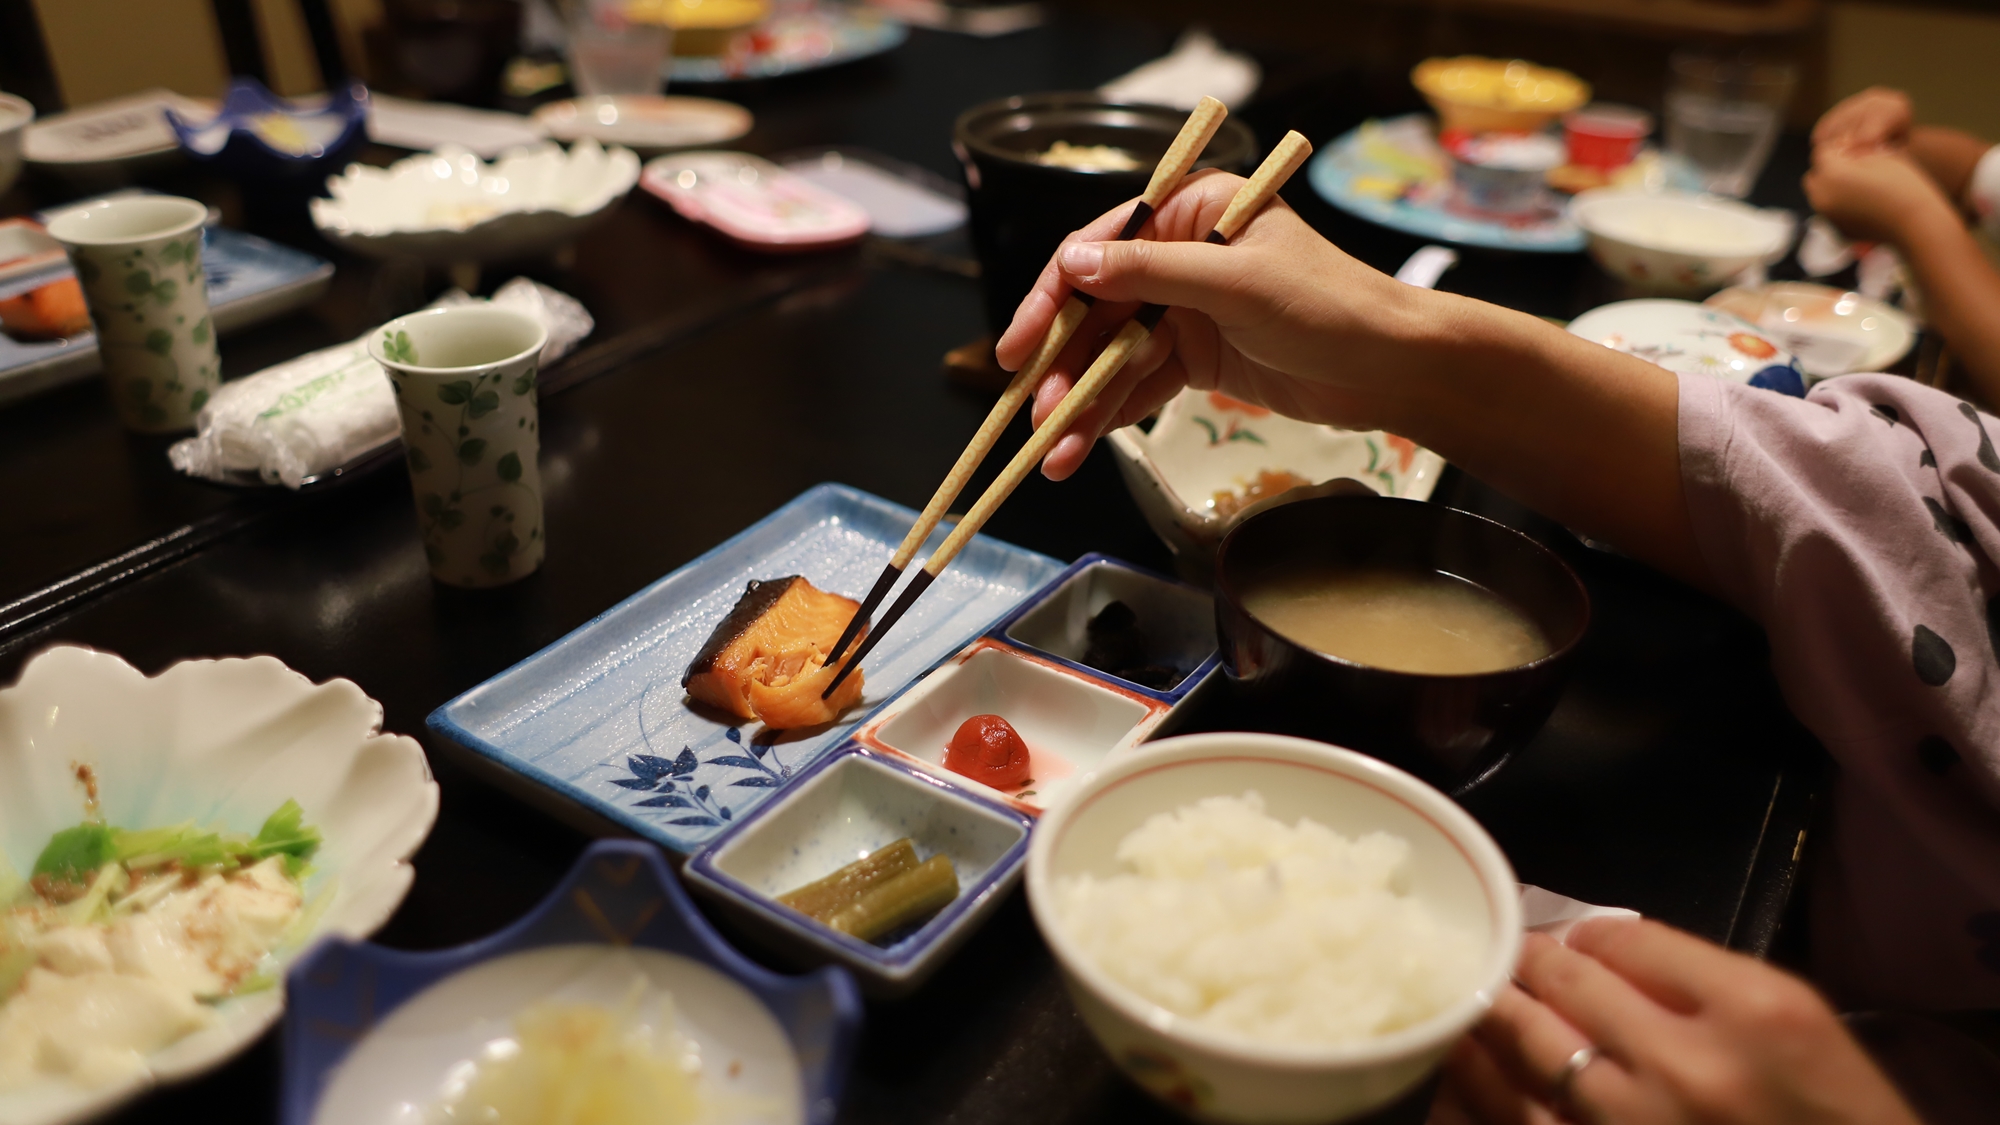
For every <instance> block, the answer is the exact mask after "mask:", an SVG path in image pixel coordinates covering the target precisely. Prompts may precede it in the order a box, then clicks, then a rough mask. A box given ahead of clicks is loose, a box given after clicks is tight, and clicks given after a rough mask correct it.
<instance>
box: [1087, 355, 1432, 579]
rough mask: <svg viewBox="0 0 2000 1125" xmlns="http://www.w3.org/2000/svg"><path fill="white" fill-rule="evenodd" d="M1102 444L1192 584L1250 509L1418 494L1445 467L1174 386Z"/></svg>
mask: <svg viewBox="0 0 2000 1125" xmlns="http://www.w3.org/2000/svg"><path fill="white" fill-rule="evenodd" d="M1109 441H1110V444H1111V451H1112V455H1113V456H1114V457H1116V458H1117V461H1118V469H1119V472H1120V473H1122V474H1123V475H1124V477H1125V487H1126V488H1128V489H1130V490H1131V493H1132V497H1133V499H1134V500H1136V501H1138V504H1139V510H1140V511H1141V512H1143V513H1144V514H1145V516H1146V522H1147V523H1148V524H1150V525H1152V528H1153V531H1154V532H1155V533H1156V534H1158V535H1159V537H1160V538H1161V539H1163V540H1165V541H1166V544H1167V546H1168V547H1169V548H1170V549H1171V550H1172V551H1173V552H1174V561H1175V565H1176V566H1177V567H1178V568H1179V569H1180V571H1181V574H1182V575H1183V577H1186V578H1187V579H1189V580H1190V581H1194V582H1198V583H1200V582H1205V581H1206V579H1207V577H1208V574H1209V568H1210V567H1211V565H1212V564H1213V562H1214V559H1215V548H1216V545H1217V544H1219V543H1221V542H1222V537H1223V536H1225V535H1227V534H1229V531H1230V529H1231V528H1233V527H1235V526H1236V525H1237V524H1238V523H1240V522H1242V521H1243V520H1244V519H1246V518H1248V517H1250V516H1251V515H1254V514H1256V513H1257V512H1261V511H1264V510H1265V509H1267V508H1271V507H1275V506H1277V505H1279V504H1286V503H1290V502H1292V501H1294V500H1301V499H1305V498H1307V497H1309V496H1320V495H1328V494H1330V493H1334V492H1343V491H1363V490H1364V486H1365V491H1368V492H1373V493H1376V494H1380V495H1383V496H1402V497H1407V498H1409V499H1413V500H1423V499H1426V498H1428V497H1429V496H1430V494H1431V490H1432V489H1433V488H1436V487H1437V480H1438V475H1439V474H1440V473H1442V472H1443V471H1444V458H1442V457H1439V456H1438V455H1437V454H1435V453H1433V452H1431V451H1430V450H1428V449H1425V448H1423V447H1422V446H1420V445H1418V444H1417V443H1415V442H1413V441H1410V440H1409V439H1408V438H1403V437H1398V436H1396V435H1395V434H1391V433H1385V432H1382V431H1379V430H1371V431H1361V430H1343V429H1340V428H1338V427H1335V426H1321V425H1316V424H1314V423H1311V422H1300V421H1298V420H1296V419H1292V418H1287V417H1285V416H1283V415H1281V414H1273V413H1272V412H1271V411H1269V410H1266V409H1265V408H1263V407H1261V406H1257V405H1255V404H1254V403H1248V402H1242V401H1239V400H1237V399H1233V398H1230V397H1229V396H1227V395H1224V394H1220V393H1218V392H1215V391H1197V390H1192V389H1190V390H1185V391H1182V392H1181V393H1180V394H1179V395H1178V396H1177V397H1175V398H1174V399H1173V401H1171V402H1169V403H1167V405H1166V406H1165V407H1164V408H1162V409H1161V411H1160V414H1159V418H1158V420H1157V421H1155V422H1154V423H1153V426H1152V428H1151V429H1150V430H1148V429H1146V428H1145V427H1143V426H1127V427H1125V428H1124V429H1121V430H1116V431H1113V432H1112V433H1111V435H1110V437H1109Z"/></svg>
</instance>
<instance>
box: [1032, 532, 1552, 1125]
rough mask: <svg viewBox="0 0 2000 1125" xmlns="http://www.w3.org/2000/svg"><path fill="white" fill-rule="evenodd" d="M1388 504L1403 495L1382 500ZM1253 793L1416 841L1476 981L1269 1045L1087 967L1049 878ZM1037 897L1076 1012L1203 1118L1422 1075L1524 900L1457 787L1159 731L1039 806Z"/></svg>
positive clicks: (1147, 1077)
mask: <svg viewBox="0 0 2000 1125" xmlns="http://www.w3.org/2000/svg"><path fill="white" fill-rule="evenodd" d="M1387 503H1396V501H1388V502H1387ZM1246 790H1254V791H1256V792H1257V793H1259V794H1260V795H1261V796H1262V797H1263V798H1264V802H1265V809H1266V811H1267V813H1268V814H1269V815H1270V816H1272V817H1275V818H1276V819H1278V820H1280V821H1282V822H1284V823H1286V824H1287V825H1289V824H1292V823H1294V822H1296V821H1297V820H1299V819H1300V818H1310V819H1312V820H1314V821H1317V822H1318V823H1319V824H1321V825H1323V826H1325V827H1327V828H1330V829H1332V830H1333V831H1335V832H1338V833H1340V834H1341V835H1343V836H1346V837H1348V838H1350V839H1353V838H1355V837H1358V836H1362V835H1365V834H1367V833H1370V832H1378V831H1379V832H1386V833H1389V834H1391V835H1394V836H1399V837H1401V838H1402V839H1403V840H1405V841H1406V842H1407V843H1408V844H1409V847H1410V852H1409V858H1408V860H1407V861H1406V865H1405V867H1404V868H1403V874H1404V876H1406V879H1407V888H1406V889H1407V892H1408V893H1409V894H1411V895H1413V896H1415V897H1417V898H1418V899H1419V900H1421V901H1422V903H1423V905H1424V906H1425V907H1427V908H1428V909H1429V910H1430V912H1431V914H1432V916H1433V917H1435V918H1437V919H1438V921H1440V922H1441V923H1444V924H1447V925H1451V926H1454V927H1457V928H1459V929H1461V930H1462V931H1464V932H1466V933H1469V934H1471V935H1472V936H1473V937H1474V939H1475V940H1476V941H1477V942H1478V944H1479V945H1480V946H1481V947H1483V951H1482V953H1481V954H1480V959H1479V961H1478V968H1477V970H1476V971H1475V972H1474V973H1473V974H1472V979H1473V980H1474V981H1476V986H1475V987H1474V988H1472V989H1469V990H1468V991H1467V992H1466V994H1465V995H1464V997H1463V998H1462V999H1460V1000H1458V1001H1457V1002H1456V1003H1453V1004H1451V1005H1449V1006H1448V1007H1446V1008H1444V1010H1442V1011H1440V1012H1438V1013H1437V1014H1435V1015H1433V1016H1431V1017H1430V1018H1429V1019H1426V1020H1422V1021H1420V1022H1418V1023H1415V1024H1413V1025H1411V1026H1408V1027H1404V1028H1401V1029H1399V1030H1396V1031H1393V1032H1390V1033H1388V1034H1386V1035H1382V1036H1379V1037H1377V1038H1373V1039H1367V1040H1363V1041H1361V1042H1358V1043H1349V1044H1343V1045H1326V1046H1321V1045H1312V1046H1308V1045H1301V1044H1296V1043H1289V1042H1287V1043H1268V1042H1260V1041H1255V1040H1251V1039H1249V1038H1247V1037H1243V1036H1238V1035H1230V1034H1227V1033H1223V1032H1219V1031H1216V1030H1213V1029H1211V1028H1209V1027H1206V1026H1203V1025H1201V1024H1199V1023H1196V1022H1195V1021H1194V1020H1192V1019H1190V1018H1188V1017H1187V1016H1185V1015H1182V1014H1180V1013H1177V1012H1173V1011H1169V1010H1167V1009H1166V1008H1164V1007H1161V1006H1160V1005H1158V1004H1155V1003H1153V1002H1152V1001H1151V1000H1149V999H1147V998H1146V997H1144V996H1142V995H1140V994H1139V993H1138V992H1137V991H1135V990H1133V989H1131V988H1129V987H1127V986H1126V985H1124V984H1123V983H1121V982H1120V981H1119V980H1118V979H1117V978H1116V977H1114V976H1113V975H1112V974H1110V973H1108V972H1106V971H1105V970H1104V969H1103V968H1102V967H1100V966H1099V965H1098V964H1096V963H1094V962H1093V961H1092V960H1091V959H1090V957H1089V956H1088V955H1087V954H1086V952H1085V951H1084V949H1083V948H1082V947H1081V946H1080V945H1079V944H1078V943H1077V942H1076V941H1075V940H1074V939H1073V938H1072V937H1071V936H1070V935H1069V934H1068V933H1067V932H1066V931H1065V929H1064V926H1063V920H1062V918H1061V916H1060V913H1059V910H1058V908H1057V897H1056V893H1055V892H1056V884H1057V881H1058V880H1060V879H1063V878H1066V877H1075V876H1079V875H1084V874H1090V875H1093V876H1097V877H1099V878H1103V877H1106V876H1110V875H1113V874H1115V873H1117V872H1118V871H1119V869H1120V868H1119V864H1118V862H1117V859H1116V855H1117V850H1118V845H1119V842H1120V841H1121V840H1123V839H1124V838H1125V836H1126V835H1127V834H1128V833H1130V832H1131V831H1132V830H1133V829H1135V828H1138V827H1139V826H1140V825H1141V824H1143V823H1145V822H1146V820H1147V819H1148V818H1150V817H1153V816H1155V815H1157V814H1160V813H1167V812H1172V811H1174V810H1176V809H1180V808H1184V807H1186V806H1188V805H1191V804H1193V803H1194V802H1196V801H1198V800H1201V799H1202V798H1205V797H1215V796H1239V795H1241V794H1243V793H1244V792H1245V791H1246ZM1028 903H1029V905H1030V907H1031V908H1032V909H1033V911H1034V915H1035V924H1036V925H1037V926H1038V927H1040V929H1041V932H1042V937H1043V939H1044V940H1046V941H1047V942H1048V944H1049V948H1050V950H1051V951H1053V952H1054V954H1055V957H1056V962H1057V964H1058V965H1060V966H1061V968H1062V972H1063V979H1064V981H1065V983H1066V984H1067V985H1068V986H1069V992H1070V996H1071V998H1072V999H1074V1000H1075V1002H1076V1006H1077V1010H1078V1012H1079V1013H1080V1014H1082V1016H1083V1020H1084V1023H1085V1024H1087V1025H1088V1026H1089V1027H1090V1030H1091V1033H1092V1034H1093V1035H1095V1036H1096V1037H1097V1041H1098V1042H1099V1043H1100V1044H1102V1045H1103V1047H1104V1049H1105V1050H1106V1051H1107V1052H1108V1053H1109V1054H1110V1055H1111V1058H1112V1059H1113V1061H1115V1062H1116V1063H1117V1064H1118V1066H1119V1067H1120V1068H1121V1069H1123V1070H1124V1071H1125V1073H1126V1074H1127V1075H1128V1076H1130V1077H1131V1078H1132V1080H1133V1081H1135V1082H1137V1083H1138V1084H1139V1085H1140V1086H1142V1087H1144V1088H1145V1089H1146V1090H1147V1091H1148V1092H1149V1093H1151V1094H1153V1095H1154V1096H1155V1097H1158V1098H1159V1099H1160V1100H1162V1101H1164V1102H1166V1103H1168V1104H1169V1105H1172V1106H1174V1107H1175V1108H1177V1109H1181V1110H1183V1111H1185V1112H1188V1113H1191V1114H1192V1115H1193V1116H1195V1117H1196V1118H1198V1119H1200V1120H1203V1121H1218V1122H1231V1123H1234V1122H1242V1123H1246V1125H1247V1123H1252V1122H1254V1123H1256V1125H1294V1123H1296V1125H1306V1123H1312V1125H1321V1123H1325V1122H1333V1121H1342V1120H1345V1119H1347V1118H1350V1117H1354V1116H1357V1115H1359V1114H1362V1113H1366V1112H1368V1111H1369V1110H1372V1109H1376V1108H1378V1107H1380V1106H1383V1105H1386V1104H1388V1103H1389V1102H1391V1101H1393V1100H1395V1099H1396V1098H1397V1097H1399V1096H1401V1095H1402V1094H1404V1093H1405V1092H1407V1091H1408V1090H1409V1089H1410V1088H1411V1087H1413V1086H1415V1085H1416V1084H1417V1083H1419V1082H1421V1081H1423V1079H1424V1077H1425V1076H1426V1075H1427V1074H1429V1073H1430V1071H1431V1069H1432V1068H1433V1067H1435V1066H1436V1065H1437V1062H1438V1060H1439V1059H1440V1058H1441V1057H1443V1055H1444V1053H1445V1051H1446V1050H1447V1049H1448V1048H1449V1047H1450V1046H1451V1044H1452V1043H1453V1042H1454V1041H1456V1040H1457V1039H1458V1037H1459V1036H1460V1035H1462V1034H1464V1033H1465V1030H1466V1029H1467V1028H1469V1027H1471V1026H1472V1024H1473V1023H1474V1022H1476V1021H1477V1020H1478V1019H1479V1018H1480V1017H1481V1016H1482V1015H1484V1014H1485V1012H1486V1009H1487V1007H1488V1006H1489V1005H1490V1004H1491V1002H1492V997H1493V996H1494V994H1495V993H1497V992H1498V991H1499V989H1500V988H1501V987H1503V986H1504V985H1505V984H1506V983H1507V977H1508V974H1509V972H1510V971H1512V969H1513V967H1514V959H1515V957H1516V956H1517V955H1518V953H1519V952H1520V947H1521V910H1520V902H1519V897H1518V891H1517V890H1516V889H1515V883H1514V873H1513V870H1512V868H1510V867H1509V866H1508V863H1507V859H1506V856H1504V855H1503V854H1501V851H1500V848H1499V846H1498V845H1496V844H1495V843H1494V842H1493V838H1492V837H1491V836H1488V835H1487V834H1486V832H1485V830H1484V829H1482V828H1480V827H1479V824H1478V822H1476V821H1474V820H1473V819H1472V818H1471V817H1470V816H1468V815H1467V814H1466V813H1465V811H1464V810H1463V809H1461V808H1459V807H1458V806H1457V805H1456V804H1454V803H1453V802H1452V801H1451V799H1450V798H1448V797H1446V796H1445V795H1444V794H1442V793H1440V792H1438V791H1437V790H1435V789H1433V788H1431V787H1430V786H1428V785H1425V784H1424V783H1423V782H1421V781H1419V780H1417V779H1416V778H1414V777H1411V776H1410V775H1409V774H1407V773H1404V772H1403V771H1401V770H1398V769H1394V768H1392V767H1390V766H1387V765H1385V764H1383V763H1381V762H1379V761H1376V760H1375V759H1373V758H1369V757H1366V756H1364V755H1361V754H1356V753H1354V752H1352V751H1348V750H1342V749H1339V748H1337V747H1332V746H1327V745H1324V744H1321V743H1318V742H1309V741H1307V740H1305V739H1299V738H1283V737H1279V736H1275V735H1267V734H1245V733H1237V732H1232V733H1225V734H1197V735H1188V736H1185V737H1182V738H1169V739H1163V740H1161V741H1160V742H1156V743H1152V744H1150V745H1149V746H1147V747H1146V748H1145V750H1144V752H1143V753H1140V754H1136V755H1133V756H1131V757H1129V758H1126V759H1124V760H1122V761H1120V762H1118V763H1117V764H1115V765H1112V766H1109V767H1106V768H1105V769H1104V770H1102V771H1101V772H1099V773H1097V774H1096V775H1095V776H1093V777H1092V778H1090V779H1089V780H1088V781H1086V782H1085V783H1084V784H1083V785H1082V787H1080V788H1079V790H1078V791H1077V793H1076V799H1075V800H1073V801H1071V802H1069V803H1068V804H1066V805H1064V806H1063V807H1062V808H1060V809H1056V810H1054V811H1051V812H1050V813H1049V814H1048V815H1047V816H1045V817H1043V818H1042V821H1041V824H1040V825H1038V826H1037V827H1036V829H1035V836H1034V842H1033V843H1032V844H1031V845H1030V846H1029V849H1028Z"/></svg>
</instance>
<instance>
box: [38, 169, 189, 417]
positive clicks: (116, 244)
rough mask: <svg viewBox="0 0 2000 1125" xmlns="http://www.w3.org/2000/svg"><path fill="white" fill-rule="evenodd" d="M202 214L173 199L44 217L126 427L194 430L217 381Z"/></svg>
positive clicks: (100, 205)
mask: <svg viewBox="0 0 2000 1125" xmlns="http://www.w3.org/2000/svg"><path fill="white" fill-rule="evenodd" d="M207 219H208V208H207V207H205V206H203V205H202V204H200V203H198V202H196V201H195V200H192V199H181V198H179V197H177V196H171V195H138V196H127V197H125V198H122V199H103V200H99V201H97V202H96V203H90V204H86V205H84V206H82V207H76V208H72V209H70V210H67V211H64V212H62V213H61V214H59V215H57V216H56V217H55V218H53V219H51V220H50V221H49V233H50V234H52V235H54V236H55V237H56V239H57V240H58V241H60V242H61V243H62V244H63V249H65V250H67V251H69V260H70V263H71V264H72V265H74V266H75V267H76V277H77V280H78V281H79V282H80V283H82V286H83V299H84V302H85V303H86V304H87V305H89V306H90V323H91V325H92V326H93V327H94V328H96V330H97V350H98V354H99V355H100V356H101V357H102V358H103V363H104V377H105V379H106V381H107V382H109V384H110V386H111V401H112V402H113V403H114V404H115V405H116V406H117V408H118V417H119V419H120V420H121V421H123V422H124V423H125V426H126V428H127V429H132V430H138V431H140V432H141V433H149V434H165V433H173V432H174V431H176V430H190V429H193V428H194V416H195V414H196V413H197V412H199V411H200V410H201V408H202V406H203V405H204V404H206V403H207V402H208V400H209V396H211V395H213V394H214V393H215V388H216V387H218V386H220V385H221V383H222V365H221V363H220V362H219V361H218V360H217V359H216V355H215V324H214V322H213V321H212V320H211V319H210V318H209V311H208V282H207V280H206V279H205V278H204V277H203V276H202V272H201V228H202V224H203V223H204V222H205V221H207Z"/></svg>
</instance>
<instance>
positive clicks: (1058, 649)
mask: <svg viewBox="0 0 2000 1125" xmlns="http://www.w3.org/2000/svg"><path fill="white" fill-rule="evenodd" d="M1114 601H1120V602H1124V603H1125V604H1126V605H1128V606H1130V607H1131V609H1132V611H1133V612H1134V613H1135V614H1137V615H1138V617H1139V621H1140V628H1141V629H1142V631H1144V632H1145V633H1146V634H1147V639H1148V640H1149V641H1150V642H1151V644H1152V645H1153V646H1155V650H1154V651H1153V652H1150V653H1149V654H1148V655H1151V656H1154V657H1156V658H1157V659H1158V660H1159V662H1160V663H1163V664H1167V665H1170V666H1172V667H1174V668H1176V669H1178V670H1180V671H1181V672H1182V673H1183V674H1182V676H1181V678H1180V679H1179V680H1178V681H1176V682H1175V683H1174V684H1173V686H1172V687H1169V688H1165V689H1162V688H1155V687H1148V686H1146V685H1145V684H1139V683H1134V682H1133V681H1131V680H1127V679H1124V678H1123V677H1120V676H1117V675H1114V674H1113V673H1111V672H1109V671H1107V670H1105V669H1102V668H1094V667H1092V666H1090V665H1088V664H1085V663H1083V656H1084V652H1085V651H1086V649H1087V648H1088V647H1089V643H1090V642H1089V637H1088V635H1087V633H1086V628H1087V627H1088V625H1089V624H1090V619H1091V618H1093V617H1095V616H1096V615H1097V614H1098V613H1099V612H1101V611H1102V610H1103V609H1104V607H1105V606H1107V605H1109V604H1110V603H1112V602H1114ZM987 635H988V636H990V637H992V638H994V639H995V640H1001V641H1005V642H1007V643H1008V644H1012V645H1018V646H1019V647H1021V648H1024V649H1028V650H1030V651H1032V652H1034V653H1036V654H1037V655H1040V656H1045V657H1047V658H1049V659H1051V660H1054V661H1056V662H1057V663H1059V664H1063V665H1065V666H1067V667H1070V668H1074V669H1076V670H1077V671H1079V672H1082V673H1083V674H1084V675H1086V676H1090V677H1092V678H1093V679H1103V680H1110V681H1111V682H1113V683H1116V684H1118V685H1119V686H1120V687H1123V688H1125V689H1127V690H1129V691H1134V692H1138V693H1139V694H1141V695H1145V696H1149V697H1151V698H1153V699H1159V700H1164V701H1166V702H1168V703H1178V702H1180V701H1181V700H1182V699H1184V698H1186V697H1187V696H1188V694H1189V693H1191V692H1193V691H1194V689H1195V688H1197V687H1199V686H1200V685H1201V683H1202V681H1203V680H1206V679H1207V678H1208V677H1209V676H1210V675H1211V674H1213V673H1214V672H1215V670H1216V668H1218V667H1219V666H1220V665H1221V656H1220V653H1219V651H1218V647H1217V645H1216V641H1215V600H1214V598H1213V597H1212V596H1210V594H1209V593H1208V592H1207V591H1206V590H1199V589H1196V588H1195V587H1193V586H1190V585H1188V584H1187V583H1185V582H1181V581H1178V580H1176V579H1172V578H1168V577H1166V576H1165V575H1161V574H1155V573H1153V572H1152V571H1150V570H1146V569H1144V568H1142V567H1136V566H1133V565H1132V564H1131V563H1128V562H1125V561H1124V560H1122V559H1115V558H1112V557H1111V556H1109V555H1102V554H1097V553H1095V552H1092V553H1091V554H1088V555H1085V556H1083V557H1082V558H1080V559H1078V560H1076V562H1074V563H1072V564H1070V566H1069V568H1068V569H1066V570H1064V571H1063V572H1062V573H1061V574H1059V575H1057V576H1056V577H1055V578H1054V579H1052V580H1051V581H1050V582H1049V584H1048V585H1046V586H1044V587H1042V588H1041V589H1040V590H1037V591H1036V592H1035V593H1034V594H1033V595H1032V596H1030V597H1029V598H1028V600H1027V601H1025V602H1023V603H1021V605H1020V607H1019V608H1018V609H1016V610H1014V612H1012V613H1009V614H1008V615H1007V616H1005V617H1003V618H1001V619H1000V621H999V622H998V623H997V624H995V625H994V626H993V628H992V629H991V630H989V631H988V632H987Z"/></svg>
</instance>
